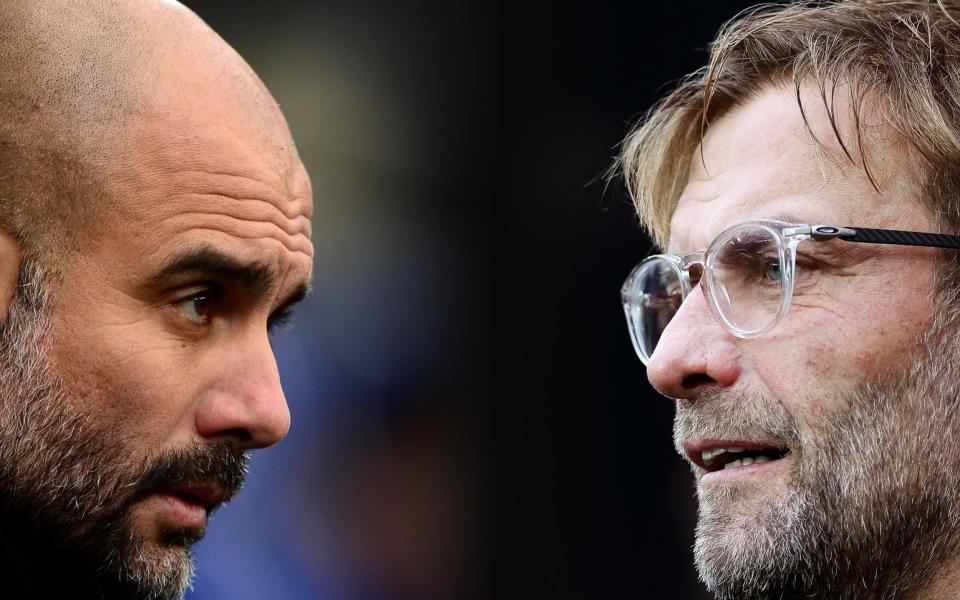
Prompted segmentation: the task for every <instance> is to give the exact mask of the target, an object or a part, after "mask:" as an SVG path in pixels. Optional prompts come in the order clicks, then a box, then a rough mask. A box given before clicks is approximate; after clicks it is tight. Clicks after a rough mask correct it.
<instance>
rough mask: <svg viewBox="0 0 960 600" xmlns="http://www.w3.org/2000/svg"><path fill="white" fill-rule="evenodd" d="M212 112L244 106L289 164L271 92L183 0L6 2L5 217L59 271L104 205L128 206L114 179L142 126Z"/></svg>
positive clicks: (0, 52)
mask: <svg viewBox="0 0 960 600" xmlns="http://www.w3.org/2000/svg"><path fill="white" fill-rule="evenodd" d="M225 99H226V101H225ZM210 110H216V111H223V110H228V111H235V112H236V114H237V115H238V116H239V115H244V118H243V119H238V121H239V122H246V123H245V124H246V126H247V127H249V128H251V129H254V130H256V134H257V135H258V137H261V138H264V141H268V140H266V138H269V137H271V136H273V137H274V138H278V139H274V140H270V142H271V143H270V145H271V146H272V147H274V148H275V151H276V157H275V158H276V160H277V161H278V162H288V163H289V162H291V160H290V159H291V156H290V154H291V151H292V144H290V143H289V142H288V140H287V139H286V137H287V135H288V133H287V130H286V123H285V121H284V119H283V116H282V114H281V113H280V111H279V108H278V107H277V105H276V102H275V101H274V100H273V99H272V98H271V96H270V95H269V93H268V92H267V90H266V88H265V87H264V86H263V84H262V82H261V81H260V80H259V78H258V77H257V76H256V74H255V73H254V72H253V71H252V70H251V69H250V68H249V66H248V65H247V64H246V63H245V62H244V61H243V59H242V58H241V57H240V56H239V55H238V54H237V53H236V52H235V51H234V50H233V49H232V48H230V47H229V46H228V45H227V44H226V43H225V42H224V41H223V40H222V39H221V38H220V37H219V36H218V35H217V34H216V33H215V32H214V31H213V30H211V29H210V28H209V27H208V26H207V25H206V24H205V23H204V22H203V21H202V20H200V18H199V17H197V16H196V15H195V14H194V13H193V12H192V11H190V10H189V9H187V8H186V7H184V6H183V5H181V4H179V3H176V2H171V1H165V0H94V1H80V0H18V1H17V2H12V1H6V2H0V227H3V228H4V229H6V231H7V232H8V233H9V234H11V235H12V236H14V237H15V238H16V239H17V240H18V241H19V242H20V244H21V245H22V248H23V251H24V253H25V255H26V256H27V257H28V258H35V259H39V261H40V262H42V263H45V264H47V265H48V269H52V270H54V271H55V270H56V268H57V265H58V264H59V263H60V262H61V261H62V259H63V256H64V254H63V251H64V250H68V249H70V248H71V247H74V246H75V245H76V244H77V243H79V239H78V238H79V237H81V236H83V235H84V234H94V233H95V232H96V230H95V229H92V228H93V227H94V226H95V225H97V224H98V223H101V222H102V218H103V216H104V214H105V213H104V211H108V212H109V211H111V210H116V209H118V208H122V207H119V206H118V205H117V203H118V202H119V201H120V199H118V198H115V197H112V194H113V193H115V192H116V190H111V189H110V188H109V186H108V185H107V182H109V181H110V180H111V179H113V178H115V177H116V175H117V171H118V170H119V168H120V165H119V164H118V158H120V157H121V156H122V155H123V154H124V152H125V151H126V150H127V149H128V143H129V141H130V138H131V136H132V135H134V132H135V130H137V129H138V128H141V127H142V125H143V124H144V123H145V122H149V121H150V120H161V119H180V120H189V118H190V116H191V115H198V114H199V115H202V113H203V112H205V111H210ZM251 116H253V117H256V118H255V119H254V120H252V121H251V120H250V117H251ZM278 131H279V132H280V135H279V136H278V135H277V132H278ZM162 143H174V141H173V140H167V141H162ZM289 168H290V167H287V169H288V170H289Z"/></svg>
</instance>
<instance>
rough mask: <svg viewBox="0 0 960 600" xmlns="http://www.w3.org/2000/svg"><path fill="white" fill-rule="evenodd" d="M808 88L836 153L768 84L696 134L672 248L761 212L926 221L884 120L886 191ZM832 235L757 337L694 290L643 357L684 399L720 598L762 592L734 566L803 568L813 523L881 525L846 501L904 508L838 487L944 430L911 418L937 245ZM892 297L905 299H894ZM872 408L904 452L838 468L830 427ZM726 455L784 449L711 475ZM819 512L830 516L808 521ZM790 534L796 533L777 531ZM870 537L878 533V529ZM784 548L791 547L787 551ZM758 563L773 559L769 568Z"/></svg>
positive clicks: (919, 473)
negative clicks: (726, 322)
mask: <svg viewBox="0 0 960 600" xmlns="http://www.w3.org/2000/svg"><path fill="white" fill-rule="evenodd" d="M802 91H803V95H802V97H803V100H804V108H805V110H806V114H807V118H808V122H809V125H810V128H811V129H812V131H813V134H814V135H815V136H816V138H817V139H818V140H819V141H820V142H822V143H824V144H825V145H826V146H827V153H826V154H823V153H819V152H818V150H817V148H816V146H815V145H814V144H813V142H812V141H811V138H810V133H809V132H808V130H807V127H806V125H805V124H804V121H803V118H802V115H801V113H800V110H799V108H798V106H797V100H796V95H795V91H794V90H793V89H784V88H772V89H769V90H767V91H766V92H764V93H762V94H760V95H759V96H757V97H756V98H755V99H753V100H751V101H750V102H748V103H747V104H745V105H744V106H742V107H740V108H738V109H736V110H734V111H733V112H731V113H730V114H728V115H727V116H725V117H724V118H723V119H721V120H719V121H718V122H717V123H714V124H712V125H711V128H710V130H709V132H708V134H707V136H706V138H705V140H704V142H703V161H701V160H700V158H699V153H697V154H696V155H695V159H694V161H693V165H692V169H691V173H690V178H689V183H688V185H687V187H686V189H685V190H684V193H683V194H682V196H681V199H680V202H679V204H678V206H677V209H676V212H675V214H674V217H673V220H672V222H671V235H670V242H669V249H668V251H669V252H671V253H673V254H680V255H682V254H686V253H690V252H696V251H702V250H703V249H704V248H706V247H707V245H709V243H710V242H711V241H712V240H713V239H714V238H715V237H716V235H717V234H718V233H720V232H721V231H723V230H724V229H726V228H727V227H729V226H731V225H734V224H736V223H739V222H743V221H749V220H753V219H758V218H759V219H784V220H788V221H792V222H817V223H821V222H830V223H838V224H843V225H847V224H851V225H864V226H872V227H884V228H892V229H897V228H900V229H914V230H930V228H931V227H932V223H931V222H930V220H929V219H928V218H927V217H926V212H925V211H924V210H922V209H920V208H919V204H918V203H916V202H915V201H912V200H913V199H916V198H917V190H916V184H915V181H914V180H913V178H912V176H911V170H910V169H909V167H908V166H907V165H909V163H910V161H909V160H908V159H907V157H906V156H904V155H903V154H902V153H901V151H900V149H899V148H898V146H897V145H896V140H895V137H894V136H893V135H892V134H889V133H888V132H886V131H885V130H884V129H883V128H882V126H876V127H874V126H873V124H869V123H868V124H867V129H868V131H871V132H873V133H872V134H871V135H870V136H869V137H868V140H867V142H868V145H867V148H868V152H869V164H870V166H871V170H872V173H873V176H874V179H875V180H876V181H877V183H878V188H879V190H880V191H879V192H878V191H877V189H875V188H874V187H873V185H872V184H871V182H870V181H869V179H868V178H867V177H866V175H865V173H864V172H863V170H862V168H861V167H859V166H857V165H854V164H850V163H846V162H844V161H845V160H846V159H845V158H843V157H844V155H843V153H842V149H840V148H839V147H838V146H837V145H836V144H835V143H831V142H830V140H833V132H832V127H831V125H830V123H829V120H828V119H827V116H826V114H825V113H824V110H823V109H822V105H821V101H820V99H819V93H818V92H816V91H812V90H810V89H808V88H804V89H803V90H802ZM842 96H843V94H838V95H837V97H838V98H840V97H842ZM837 115H838V117H839V118H840V122H839V125H840V130H841V132H847V131H849V129H846V128H847V127H848V126H849V124H848V122H846V121H845V120H844V118H843V117H844V115H845V108H844V107H843V106H842V105H841V104H840V103H839V102H838V106H837ZM847 139H848V140H849V139H852V138H850V137H847ZM848 147H849V144H848ZM704 165H705V166H704ZM839 244H842V243H837V244H833V245H831V244H814V245H811V246H813V247H812V248H811V249H810V252H815V254H812V255H809V256H807V257H805V258H804V259H805V260H808V261H811V264H815V265H816V268H817V269H818V271H819V273H820V276H819V284H818V286H816V287H815V288H809V289H808V290H807V291H805V292H804V291H795V294H794V298H793V305H792V306H791V309H790V312H789V313H788V314H787V316H786V317H785V318H784V319H783V321H781V322H780V323H778V324H777V326H776V327H775V328H774V329H773V330H771V331H770V332H768V333H766V334H765V335H764V336H761V337H758V338H755V339H741V338H737V337H734V336H733V335H732V334H730V333H729V332H728V331H727V330H726V329H725V328H724V327H723V326H722V325H721V324H720V323H719V322H718V321H717V320H716V318H715V317H714V315H713V314H712V313H711V311H710V310H709V308H708V306H707V304H706V302H705V300H704V298H703V295H702V293H701V291H700V290H699V289H695V290H693V292H692V293H691V295H690V296H689V297H688V298H687V299H686V301H685V302H684V303H683V305H682V306H681V308H680V309H679V311H678V312H677V314H676V316H675V317H674V318H673V320H672V321H671V322H670V324H669V325H668V327H667V328H666V330H665V331H664V335H663V337H662V338H661V340H660V343H659V345H658V346H657V349H656V351H655V352H654V354H653V356H652V357H651V360H650V364H649V366H648V376H649V378H650V381H651V383H652V384H653V385H654V386H655V387H656V388H657V389H658V390H659V391H660V392H661V393H663V394H664V395H666V396H668V397H671V398H674V399H676V402H677V422H676V428H675V434H676V435H675V441H676V444H677V447H678V450H679V451H680V452H681V453H682V454H683V455H684V456H685V457H687V458H688V460H689V461H690V463H691V467H692V469H693V471H694V475H695V478H696V480H697V493H698V497H699V500H700V523H699V525H698V537H697V557H698V566H699V568H700V571H701V575H702V576H703V577H704V579H705V580H706V581H707V583H708V585H711V586H714V587H715V588H716V589H717V590H721V589H727V590H738V591H737V592H736V593H740V594H741V595H740V596H736V593H731V595H730V596H729V597H741V598H746V597H753V596H748V595H746V593H745V592H744V588H743V587H740V588H737V587H736V586H734V585H732V584H730V585H729V587H727V588H722V584H723V583H724V582H727V583H729V581H730V577H734V576H735V575H737V574H741V575H743V577H744V578H748V576H749V574H750V573H753V574H754V575H756V574H758V573H762V574H771V573H774V572H782V569H780V565H783V564H785V563H787V562H790V560H793V561H794V562H795V564H797V565H803V564H804V560H806V561H807V563H808V564H809V561H810V560H811V558H810V557H811V551H810V548H815V547H816V545H815V543H814V542H813V541H811V540H812V539H813V540H815V539H817V536H818V535H819V536H821V539H822V537H823V536H824V535H826V534H825V533H824V531H822V530H821V531H817V530H816V528H817V526H818V525H822V526H823V527H824V528H825V529H826V531H827V533H832V532H835V531H834V529H833V527H835V526H840V525H837V523H843V524H844V526H846V525H847V522H846V521H844V520H843V519H841V518H840V517H841V515H842V514H847V513H853V514H855V515H856V516H857V517H858V518H861V519H862V518H866V519H867V522H870V523H871V524H872V521H870V518H872V517H877V518H879V516H878V515H879V514H882V513H883V511H879V510H878V511H877V512H873V511H870V510H861V511H860V513H859V514H858V513H856V511H854V510H852V509H851V510H850V511H846V512H845V511H844V510H843V507H852V506H857V505H859V506H860V507H861V508H862V507H863V506H874V505H880V506H881V508H890V509H893V512H896V508H897V507H896V506H893V505H892V504H891V505H890V506H886V507H884V504H885V503H894V502H895V500H894V499H893V498H892V496H891V495H887V496H884V495H883V492H882V491H881V490H882V489H883V486H877V487H876V488H871V487H870V486H868V485H852V484H851V485H847V486H842V485H839V484H838V482H841V481H852V480H856V481H860V479H858V478H863V477H866V476H867V474H874V475H875V476H877V477H886V479H885V481H886V480H889V479H891V478H893V479H894V480H896V476H898V475H900V476H901V479H902V473H901V468H902V465H903V464H905V463H906V464H910V463H915V462H916V460H917V459H916V456H915V455H914V454H909V453H906V451H905V449H904V448H903V445H902V444H899V445H898V444H892V443H891V442H890V436H891V435H897V433H896V432H898V431H899V432H910V431H918V432H923V433H924V434H926V433H929V432H934V433H936V432H937V428H936V427H931V426H930V423H929V421H926V422H925V421H922V420H921V419H919V418H918V415H922V414H924V411H923V410H921V409H920V408H918V406H923V403H924V402H930V401H931V399H930V398H929V397H928V396H926V395H925V394H923V393H921V392H918V390H923V389H925V387H924V386H925V384H926V382H925V381H924V380H923V377H921V376H920V375H915V376H914V375H910V368H911V367H912V366H913V365H914V364H915V363H916V362H917V360H918V358H917V357H918V352H920V348H921V345H920V344H918V340H919V339H920V336H921V335H923V334H925V333H929V331H930V330H931V327H932V325H931V323H930V317H931V315H932V313H933V310H932V307H933V304H932V293H931V292H930V290H932V289H933V286H932V257H933V252H932V251H931V250H928V249H922V248H902V247H898V248H879V247H876V246H863V247H860V246H859V245H854V244H848V245H847V246H840V245H839ZM798 252H799V251H798ZM800 260H801V259H800V258H798V261H800ZM894 290H897V291H899V292H900V293H897V294H895V296H896V300H895V301H893V300H892V299H891V292H892V291H894ZM884 377H886V378H887V379H884ZM891 378H892V379H891ZM908 384H909V385H908ZM898 386H899V387H898ZM908 399H909V400H911V402H907V400H908ZM887 400H890V401H893V402H897V403H898V404H894V405H893V406H896V407H897V408H896V409H891V408H890V404H889V402H885V401H887ZM878 405H880V406H883V407H885V408H886V409H887V410H888V413H889V411H891V410H892V413H893V414H892V415H888V416H890V418H888V419H886V420H885V421H884V422H885V423H887V424H889V423H894V424H895V425H896V426H888V427H885V428H884V432H885V433H887V434H888V435H887V436H886V437H885V438H881V439H879V440H874V442H873V443H874V445H876V444H881V446H880V448H879V449H880V450H883V449H886V450H887V451H888V452H893V453H894V454H895V458H894V457H892V456H891V457H889V459H888V460H886V461H876V462H877V463H879V464H866V462H865V461H867V460H868V457H870V458H872V457H874V456H883V455H884V452H882V451H880V452H879V453H878V452H868V451H866V450H867V449H866V448H864V449H863V450H862V451H861V450H857V451H856V452H853V454H854V456H853V457H852V458H851V457H847V460H846V461H837V460H834V459H835V457H836V456H837V455H838V452H837V449H838V448H840V449H842V448H851V446H845V445H844V444H845V443H847V442H849V441H850V439H851V436H849V433H848V432H846V433H845V432H844V430H843V429H837V428H836V427H835V424H837V423H857V424H859V425H860V426H861V429H862V430H864V431H867V430H868V429H867V428H866V427H865V426H863V424H865V423H870V420H869V417H868V416H867V417H864V414H863V413H864V412H866V413H867V414H868V415H869V414H870V411H869V410H867V409H866V408H865V407H868V408H870V409H873V408H875V407H877V406H878ZM875 414H876V415H877V419H880V417H881V415H880V414H879V413H875ZM855 417H856V418H855ZM876 425H877V426H878V427H879V424H876ZM940 425H945V424H944V423H940ZM870 431H873V430H870ZM943 431H944V429H943V428H941V429H940V433H939V435H944V434H943V433H942V432H943ZM890 432H893V433H892V434H891V433H890ZM845 435H846V436H847V437H846V438H845V437H844V436H845ZM906 435H907V436H909V435H910V434H909V433H907V434H906ZM861 437H862V436H861ZM875 437H878V436H875ZM917 437H918V439H926V438H924V437H923V436H921V435H919V434H918V436H917ZM857 439H860V438H859V437H858V438H857ZM864 443H866V442H864ZM946 446H947V447H951V445H950V444H949V443H947V444H946ZM731 447H739V448H747V449H759V450H761V451H763V452H764V453H767V454H770V455H772V456H773V457H779V456H782V457H781V458H779V459H778V460H772V461H769V462H763V463H761V464H752V465H748V466H740V467H733V468H727V469H719V470H717V469H716V464H714V465H711V466H710V467H709V468H707V465H706V464H705V461H704V460H703V454H702V453H703V452H704V451H709V450H713V449H716V448H731ZM898 449H899V450H903V451H904V454H903V455H902V456H901V455H900V454H897V453H896V452H895V451H897V450H898ZM874 450H877V448H874ZM783 453H786V454H785V455H784V454H783ZM847 454H850V452H849V451H848V452H847ZM898 460H899V461H902V462H898ZM884 468H885V469H887V470H886V471H883V469H884ZM818 469H819V470H818ZM834 469H835V470H834ZM878 469H879V470H880V471H881V472H878ZM841 471H843V472H841ZM913 477H916V479H915V480H914V479H913ZM931 481H933V483H935V484H938V483H939V482H940V481H941V479H940V478H939V477H934V476H933V475H931V474H930V472H929V470H925V469H924V468H923V467H922V466H920V467H918V468H916V469H913V470H912V471H911V479H910V482H911V484H915V485H914V486H913V487H911V489H913V488H917V489H923V490H926V489H927V488H928V487H929V486H930V483H931ZM817 482H819V483H817ZM924 486H926V487H924ZM871 494H873V496H871ZM818 495H819V497H824V496H825V497H827V501H826V504H827V506H829V507H832V508H831V509H830V510H828V509H826V508H823V506H824V504H822V503H821V504H816V503H815V502H813V501H812V500H811V498H817V497H818ZM812 506H818V507H821V508H823V510H820V511H819V512H817V513H816V514H815V515H811V513H810V512H809V510H810V508H811V507H812ZM899 508H903V505H902V504H901V505H899ZM804 509H806V510H807V512H804ZM886 514H890V512H889V511H886ZM865 515H866V516H865ZM801 517H802V518H801ZM814 517H817V518H814ZM851 520H852V519H851ZM831 523H833V525H831ZM868 529H869V528H868ZM881 529H882V528H881ZM798 530H802V531H801V533H797V531H798ZM784 531H791V532H793V534H795V535H792V537H791V536H787V537H786V538H785V537H782V536H778V533H777V532H784ZM849 531H852V532H853V531H856V532H860V529H859V528H857V529H850V530H849ZM860 534H861V535H862V536H863V539H867V538H868V537H869V535H868V534H869V532H868V531H863V532H860ZM851 535H853V536H856V535H857V533H851ZM838 537H840V536H838ZM788 538H789V539H788ZM788 542H789V544H792V546H790V547H789V548H785V547H784V546H785V544H787V543H788ZM806 542H809V543H806ZM813 555H814V556H816V555H815V553H814V554H813ZM821 555H824V556H826V553H821ZM778 563H779V565H778ZM764 565H766V566H770V565H775V566H776V568H774V567H770V570H764V569H763V568H762V567H763V566H764ZM798 568H799V567H798ZM777 569H780V571H777ZM771 576H772V575H771ZM784 577H786V576H784ZM734 578H735V577H734ZM761 579H762V578H761ZM801 579H802V577H801ZM743 581H744V579H741V580H740V583H743ZM774 587H775V586H774V584H770V585H769V586H768V587H767V588H766V589H767V591H768V592H769V590H771V589H774ZM780 591H781V592H782V591H783V590H780ZM808 591H809V590H808ZM756 597H765V596H763V595H760V594H758V595H757V596H756ZM784 597H789V596H784ZM831 597H840V596H831ZM866 597H870V596H869V595H867V596H866Z"/></svg>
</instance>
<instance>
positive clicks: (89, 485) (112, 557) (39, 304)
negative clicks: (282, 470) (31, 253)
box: [0, 264, 247, 600]
mask: <svg viewBox="0 0 960 600" xmlns="http://www.w3.org/2000/svg"><path fill="white" fill-rule="evenodd" d="M49 310H50V307H49V301H48V294H47V292H46V282H45V278H44V277H43V275H42V274H41V273H40V272H39V271H38V270H37V269H35V268H32V267H31V266H30V265H29V264H26V265H25V266H24V268H23V270H22V273H21V278H20V286H19V288H18V292H17V295H16V297H15V298H14V300H13V302H12V303H11V306H10V309H9V312H8V317H7V320H6V322H5V324H4V326H3V329H2V331H0V507H2V515H3V517H4V523H3V526H4V527H5V528H9V527H10V526H11V524H15V528H16V531H17V533H16V536H18V538H19V539H14V540H13V543H14V545H15V546H21V547H22V548H20V547H18V548H17V550H21V549H23V548H31V550H29V551H32V552H35V553H36V552H37V551H39V552H41V553H43V554H44V555H45V556H39V557H33V558H34V559H38V558H39V559H40V560H41V561H43V560H46V559H47V556H46V555H47V554H48V553H47V552H45V551H44V546H46V547H47V550H48V551H49V554H50V555H53V554H56V555H59V556H61V557H63V560H66V561H69V562H70V563H71V564H72V565H73V566H76V565H83V566H84V568H86V569H87V570H88V573H85V574H84V575H85V576H88V577H89V579H90V580H91V581H93V582H94V585H95V586H96V589H97V590H98V594H99V595H102V596H103V597H105V598H124V599H126V598H129V599H144V600H172V599H176V598H180V597H182V596H183V594H184V592H185V591H186V589H187V588H188V587H189V585H190V581H191V578H192V576H193V561H192V559H191V557H190V553H189V551H190V546H191V544H192V543H194V542H195V541H197V540H198V539H199V538H200V537H202V535H203V531H202V530H193V529H183V530H173V529H171V530H165V531H164V532H163V534H162V536H161V539H160V540H159V542H156V541H153V542H147V541H146V540H144V539H142V537H141V536H139V535H137V534H136V533H135V532H134V529H133V527H132V523H131V519H130V516H131V510H132V508H133V507H134V505H135V504H136V503H137V502H138V501H140V500H142V499H144V498H145V497H147V496H148V495H149V494H150V493H151V492H152V491H155V490H156V489H157V488H159V487H161V486H169V485H174V484H177V483H185V482H190V481H216V482H218V483H219V484H220V485H222V486H223V487H224V489H225V490H226V492H227V495H228V498H229V496H232V495H233V494H234V493H236V492H237V491H238V490H239V489H240V487H241V485H242V484H243V479H244V476H245V473H246V465H247V457H246V455H245V454H244V453H243V452H241V451H238V450H236V449H234V448H233V447H232V446H231V445H229V444H226V443H221V444H214V445H205V446H193V447H187V448H181V449H177V450H175V451H164V452H157V451H151V449H148V448H143V447H142V442H140V443H139V444H138V443H137V442H136V440H134V439H131V437H130V435H129V434H125V431H124V427H122V426H121V423H120V422H119V421H118V420H117V421H108V420H106V418H105V417H103V416H95V415H94V414H92V413H88V412H84V411H82V410H81V409H80V408H79V407H78V403H76V402H73V401H72V400H71V398H70V397H69V395H68V393H67V392H66V391H65V389H66V388H65V386H64V385H63V383H62V382H61V381H60V380H59V379H58V378H57V377H56V375H55V373H53V372H52V369H51V366H50V362H49V360H48V358H47V352H48V344H49V336H48V334H47V331H48V323H49V319H48V314H49ZM118 417H119V416H118ZM24 524H26V526H24ZM24 538H29V539H24ZM54 550H55V552H54ZM50 567H53V566H52V565H50ZM53 569H54V571H56V568H55V567H53ZM75 571H76V569H74V572H75ZM78 583H79V582H78ZM84 583H86V584H89V583H90V582H89V581H88V582H84Z"/></svg>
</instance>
